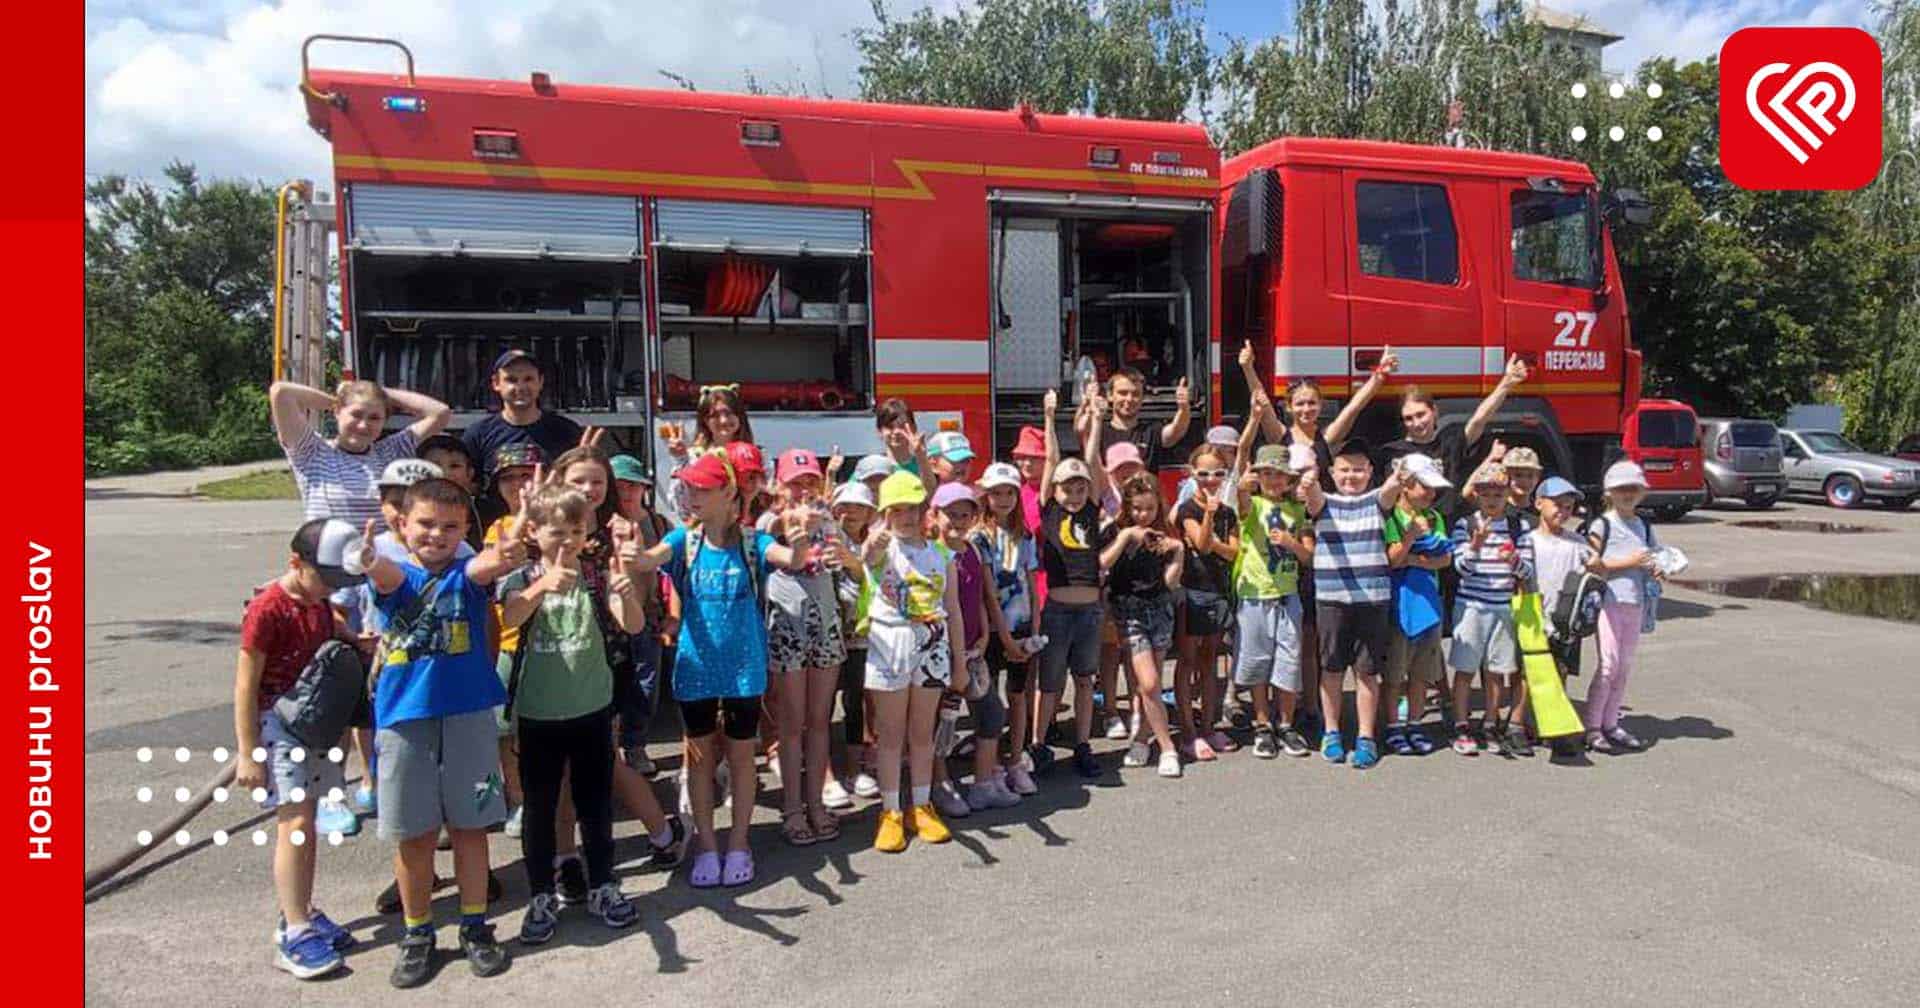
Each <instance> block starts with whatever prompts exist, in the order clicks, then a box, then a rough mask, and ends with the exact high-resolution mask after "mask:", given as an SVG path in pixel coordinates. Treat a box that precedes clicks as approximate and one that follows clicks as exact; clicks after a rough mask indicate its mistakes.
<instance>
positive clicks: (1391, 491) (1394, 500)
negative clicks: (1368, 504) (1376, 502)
mask: <svg viewBox="0 0 1920 1008" xmlns="http://www.w3.org/2000/svg"><path fill="white" fill-rule="evenodd" d="M1406 485H1407V460H1406V459H1405V458H1397V459H1394V460H1393V469H1392V470H1390V471H1389V472H1388V473H1387V481H1386V482H1385V483H1382V484H1380V510H1382V511H1391V510H1393V506H1394V505H1395V504H1398V503H1399V502H1400V490H1401V488H1402V487H1404V486H1406Z"/></svg>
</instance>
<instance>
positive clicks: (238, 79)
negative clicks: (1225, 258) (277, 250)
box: [86, 0, 1866, 181]
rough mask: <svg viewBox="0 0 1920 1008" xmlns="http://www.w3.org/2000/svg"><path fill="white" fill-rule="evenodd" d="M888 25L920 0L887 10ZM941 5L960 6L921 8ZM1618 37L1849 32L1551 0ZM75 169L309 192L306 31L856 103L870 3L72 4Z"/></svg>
mask: <svg viewBox="0 0 1920 1008" xmlns="http://www.w3.org/2000/svg"><path fill="white" fill-rule="evenodd" d="M886 2H887V6H888V8H889V9H891V10H893V11H895V12H904V11H907V10H911V9H913V8H916V7H919V6H921V5H922V3H923V2H929V0H886ZM930 2H931V3H932V4H933V5H934V6H936V7H940V8H945V7H951V6H954V5H956V4H958V3H962V2H965V0H930ZM1550 6H1555V7H1558V8H1559V9H1562V10H1569V11H1575V12H1578V13H1580V14H1583V15H1585V16H1586V17H1588V18H1589V19H1591V20H1592V21H1593V22H1594V23H1595V24H1598V25H1600V26H1601V27H1603V28H1606V29H1607V30H1609V31H1611V32H1613V33H1614V34H1617V35H1623V36H1625V37H1626V38H1625V41H1623V42H1620V43H1617V44H1615V45H1614V46H1612V47H1611V48H1609V49H1608V50H1607V69H1609V70H1615V71H1623V70H1629V69H1631V68H1632V67H1633V66H1634V65H1636V64H1637V63H1638V62H1639V61H1640V60H1642V59H1644V58H1646V57H1648V56H1650V55H1672V56H1675V57H1680V58H1686V59H1691V58H1697V57H1701V56H1706V55H1709V54H1711V53H1713V52H1715V51H1716V50H1717V49H1718V48H1719V45H1720V42H1721V40H1722V39H1724V38H1725V37H1726V36H1727V35H1728V34H1729V33H1731V32H1733V31H1735V30H1737V29H1739V28H1742V27H1745V26H1748V25H1758V24H1861V23H1863V22H1864V19H1865V18H1866V14H1865V12H1864V8H1865V6H1866V5H1865V3H1863V2H1861V0H1744V2H1726V0H1662V2H1654V0H1557V2H1555V3H1553V4H1550ZM1291 9H1292V4H1291V3H1287V2H1285V0H1211V2H1209V3H1207V5H1206V17H1207V24H1208V30H1209V33H1210V35H1211V36H1212V37H1213V41H1214V42H1215V44H1219V43H1220V42H1221V41H1223V40H1224V39H1225V38H1226V37H1227V36H1228V35H1236V36H1241V37H1246V38H1264V37H1267V36H1270V35H1274V34H1285V33H1286V32H1287V31H1289V29H1290V24H1289V23H1288V22H1289V21H1290V12H1291ZM86 14H87V28H86V32H87V46H86V60H87V171H88V173H89V174H90V175H97V174H104V173H107V172H119V173H122V174H127V175H133V176H139V177H148V178H155V177H158V176H159V171H160V169H161V168H162V167H163V166H164V165H165V164H166V163H167V162H168V161H170V160H174V159H181V160H187V161H192V162H194V163H196V164H198V165H199V166H200V169H201V171H202V174H203V175H210V176H245V177H253V178H261V179H267V180H275V181H277V180H282V179H285V178H289V177H293V176H301V175H303V176H307V177H310V178H315V179H325V178H326V177H327V171H326V165H327V161H326V157H327V154H326V146H325V144H324V143H323V142H322V141H321V140H320V139H319V138H318V137H316V136H315V135H314V134H313V133H312V132H310V131H309V130H308V129H307V127H306V120H305V117H304V114H303V113H302V111H301V108H300V102H299V100H298V98H297V95H296V91H295V83H296V81H297V80H298V78H299V66H300V57H299V52H300V41H301V40H302V39H303V38H305V37H306V36H308V35H310V34H314V33H316V32H334V33H342V34H354V35H383V36H388V37H393V38H398V39H401V40H403V41H405V42H406V43H408V45H409V46H411V47H412V49H413V51H414V55H415V57H416V58H417V60H418V64H419V65H418V69H419V70H420V71H421V72H422V73H430V74H452V75H460V76H478V77H500V78H515V79H518V78H524V77H525V75H526V74H527V73H528V72H529V71H532V70H536V69H538V70H546V71H548V72H550V73H551V74H553V76H554V77H555V78H556V79H558V80H562V81H577V82H595V83H622V84H636V85H651V86H659V85H666V84H667V83H668V82H667V80H666V78H665V77H664V76H663V75H662V74H663V72H666V73H673V74H679V75H681V76H684V77H686V78H688V79H690V80H692V81H693V82H694V83H696V84H697V85H698V86H699V87H701V88H702V89H705V90H734V89H738V88H739V87H740V86H741V83H742V81H743V80H744V79H745V77H746V75H747V74H749V73H751V74H752V75H754V76H756V77H758V78H759V79H760V80H762V81H767V82H773V83H783V84H790V85H796V86H799V87H803V88H805V89H806V90H807V91H809V92H811V93H814V94H822V93H826V94H834V95H841V96H849V95H852V94H853V93H854V92H855V87H854V70H855V67H856V66H857V64H858V60H857V56H856V54H855V52H854V48H853V43H852V41H851V39H850V38H849V33H850V32H851V31H852V30H853V29H855V28H858V27H862V26H865V25H869V24H871V23H872V14H871V9H870V0H635V2H628V3H619V2H610V0H280V2H276V3H269V2H261V0H252V2H249V0H170V2H141V0H88V3H87V7H86ZM316 53H318V54H319V55H320V58H319V60H318V61H319V62H324V63H325V64H326V65H330V66H352V67H361V68H366V69H386V68H390V67H396V66H397V65H398V56H397V54H392V53H390V52H383V51H378V50H367V51H366V54H363V53H362V52H360V51H358V50H357V48H355V47H339V46H334V47H330V48H329V47H325V46H317V47H316Z"/></svg>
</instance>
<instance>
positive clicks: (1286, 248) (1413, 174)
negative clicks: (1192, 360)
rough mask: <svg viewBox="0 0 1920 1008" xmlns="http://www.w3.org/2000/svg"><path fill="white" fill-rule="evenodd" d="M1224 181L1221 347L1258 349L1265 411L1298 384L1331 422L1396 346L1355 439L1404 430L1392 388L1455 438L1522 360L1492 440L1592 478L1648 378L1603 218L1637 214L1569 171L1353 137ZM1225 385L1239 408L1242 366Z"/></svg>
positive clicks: (1283, 146) (1248, 164) (1293, 146)
mask: <svg viewBox="0 0 1920 1008" xmlns="http://www.w3.org/2000/svg"><path fill="white" fill-rule="evenodd" d="M1223 174H1224V185H1225V198H1224V199H1223V200H1222V202H1221V236H1222V237H1221V269H1222V276H1221V302H1222V306H1221V311H1222V339H1223V343H1224V344H1225V346H1224V352H1225V353H1227V354H1229V355H1232V356H1230V357H1229V360H1232V359H1233V357H1235V356H1237V354H1238V352H1239V350H1240V347H1241V346H1242V345H1243V344H1244V343H1247V342H1251V343H1252V345H1253V347H1254V356H1255V360H1256V362H1257V363H1256V370H1257V371H1258V372H1259V377H1260V380H1261V382H1262V384H1263V385H1268V386H1271V387H1270V389H1269V391H1270V392H1271V394H1272V395H1273V396H1274V398H1275V400H1276V402H1283V401H1284V393H1285V387H1286V385H1287V384H1288V382H1290V381H1291V380H1293V379H1296V378H1301V377H1309V378H1313V379H1314V380H1316V382H1317V383H1318V384H1319V385H1320V388H1321V391H1322V393H1323V395H1324V397H1325V398H1326V399H1327V400H1328V404H1327V406H1328V408H1329V409H1337V408H1338V405H1339V403H1338V400H1340V399H1342V398H1344V397H1345V396H1346V395H1347V394H1348V393H1349V392H1351V391H1352V390H1353V389H1355V388H1357V387H1359V385H1360V383H1362V382H1363V381H1364V380H1365V377H1366V375H1367V374H1368V373H1369V372H1370V371H1371V370H1372V369H1373V367H1374V365H1376V364H1377V363H1379V360H1380V356H1381V354H1382V353H1383V351H1384V350H1385V349H1386V348H1387V347H1391V348H1392V349H1393V350H1394V352H1395V353H1396V354H1398V356H1399V358H1400V368H1399V370H1398V372H1397V373H1396V374H1395V375H1394V376H1393V377H1392V378H1390V379H1389V381H1388V385H1387V390H1386V392H1385V393H1384V394H1383V395H1382V396H1381V397H1380V400H1379V401H1378V403H1377V405H1376V406H1374V407H1372V408H1370V410H1369V411H1368V413H1367V414H1365V415H1364V416H1363V417H1362V419H1361V421H1360V423H1359V424H1358V425H1357V427H1356V431H1357V432H1359V433H1361V434H1363V435H1365V436H1367V437H1369V438H1371V439H1375V440H1376V443H1378V442H1379V441H1382V440H1391V439H1394V438H1398V437H1400V436H1401V426H1400V422H1399V412H1398V407H1399V404H1398V402H1397V399H1398V396H1397V395H1395V394H1394V392H1395V391H1396V390H1402V391H1403V390H1405V389H1406V388H1407V387H1409V386H1412V385H1419V386H1420V387H1422V388H1424V389H1425V390H1426V391H1428V392H1430V393H1432V394H1433V395H1434V397H1435V399H1436V401H1437V402H1436V405H1438V407H1439V409H1440V413H1441V424H1442V425H1443V426H1446V425H1450V424H1464V423H1465V422H1466V420H1467V418H1468V416H1470V415H1471V414H1472V412H1473V410H1474V408H1475V407H1476V406H1477V405H1478V403H1479V400H1480V399H1481V398H1482V397H1483V396H1485V395H1486V393H1487V392H1489V391H1491V390H1492V388H1493V387H1494V385H1495V384H1496V383H1497V382H1498V381H1499V379H1500V376H1501V374H1502V372H1503V371H1504V370H1505V366H1506V361H1507V359H1508V357H1509V355H1517V356H1519V357H1520V358H1521V359H1523V360H1525V361H1526V362H1527V363H1528V364H1529V365H1531V367H1532V369H1533V370H1532V374H1531V376H1530V377H1529V378H1528V380H1527V381H1526V382H1525V383H1524V384H1523V385H1521V386H1520V387H1519V388H1518V389H1517V390H1516V391H1515V392H1514V394H1513V395H1511V396H1510V397H1509V399H1508V400H1507V402H1506V404H1505V406H1504V408H1503V409H1502V410H1501V412H1500V413H1499V415H1498V416H1497V417H1496V419H1495V421H1494V423H1493V425H1492V426H1491V428H1490V432H1491V433H1495V434H1497V435H1498V436H1500V437H1502V438H1504V439H1505V440H1506V441H1507V442H1508V443H1509V444H1520V443H1524V444H1528V445H1530V446H1532V447H1534V448H1535V449H1536V450H1538V451H1539V452H1540V455H1541V459H1542V461H1543V462H1544V463H1545V464H1546V465H1547V467H1548V469H1549V470H1550V471H1552V472H1556V473H1560V474H1567V475H1569V476H1570V478H1573V479H1574V480H1575V481H1576V482H1577V483H1580V484H1581V485H1583V486H1597V485H1598V484H1599V477H1600V472H1601V470H1602V469H1603V468H1604V466H1605V464H1606V463H1607V462H1608V461H1610V460H1611V459H1612V458H1614V457H1617V456H1618V454H1619V452H1620V429H1621V417H1622V415H1623V414H1625V413H1627V412H1630V411H1631V410H1632V408H1633V404H1634V402H1635V401H1636V400H1637V399H1638V397H1639V381H1640V354H1639V352H1638V351H1636V350H1634V349H1633V347H1632V341H1631V338H1630V336H1629V331H1628V324H1627V310H1626V296H1625V288H1624V286H1623V285H1622V283H1621V280H1620V268H1619V264H1618V263H1617V262H1616V261H1615V259H1614V252H1613V243H1612V239H1611V237H1610V234H1609V232H1608V228H1607V224H1608V221H1609V219H1615V220H1630V221H1632V222H1635V223H1638V222H1640V221H1641V220H1643V219H1644V214H1645V203H1644V201H1639V200H1638V198H1637V197H1636V196H1635V195H1634V194H1631V193H1621V194H1618V195H1617V196H1615V197H1612V198H1607V199H1603V198H1602V197H1601V195H1600V194H1599V192H1598V191H1597V187H1596V184H1595V180H1594V177H1593V174H1592V172H1591V171H1589V170H1588V169H1587V167H1586V166H1585V165H1582V164H1579V163H1577V162H1573V161H1562V160H1556V159H1552V158H1545V157H1538V156H1534V155H1526V154H1510V153H1502V152H1497V151H1483V150H1463V149H1457V148H1451V147H1423V146H1413V145H1408V144H1394V143H1380V142H1375V141H1365V140H1333V139H1283V140H1276V141H1273V142H1271V143H1267V144H1265V145H1262V146H1260V147H1258V148H1255V149H1254V150H1251V151H1248V152H1247V153H1245V154H1242V155H1240V156H1238V157H1235V158H1232V159H1230V160H1229V161H1227V163H1226V165H1225V167H1224V169H1223ZM1222 379H1223V390H1222V391H1223V396H1222V401H1223V403H1224V404H1225V406H1226V409H1227V411H1228V412H1240V411H1244V409H1245V406H1246V402H1247V396H1248V390H1247V387H1246V382H1245V380H1244V379H1243V378H1242V377H1241V374H1240V372H1239V369H1238V368H1236V367H1228V368H1226V369H1224V374H1223V375H1222Z"/></svg>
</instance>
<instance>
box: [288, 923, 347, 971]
mask: <svg viewBox="0 0 1920 1008" xmlns="http://www.w3.org/2000/svg"><path fill="white" fill-rule="evenodd" d="M273 964H274V965H275V966H278V967H280V968H281V969H283V970H286V971H287V972H289V973H291V974H293V975H294V976H296V977H299V978H300V979H302V980H311V979H313V978H314V977H318V976H325V975H327V974H328V973H331V972H333V971H334V970H337V969H339V968H340V967H341V966H344V965H346V960H344V959H341V958H340V950H339V949H336V948H334V947H333V943H332V942H331V941H330V940H329V939H328V936H327V935H325V934H323V933H321V932H320V930H319V929H318V928H314V927H305V928H301V929H300V933H299V934H297V935H294V936H293V940H291V941H288V940H287V939H286V938H284V937H283V938H281V940H280V954H279V955H278V956H276V957H275V958H274V961H273Z"/></svg>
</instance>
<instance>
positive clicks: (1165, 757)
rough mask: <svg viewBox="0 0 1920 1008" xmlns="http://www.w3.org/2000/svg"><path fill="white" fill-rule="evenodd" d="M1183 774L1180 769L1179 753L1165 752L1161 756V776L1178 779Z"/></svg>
mask: <svg viewBox="0 0 1920 1008" xmlns="http://www.w3.org/2000/svg"><path fill="white" fill-rule="evenodd" d="M1182 772H1183V771H1182V770H1181V769H1180V754H1179V753H1176V752H1163V753H1161V754H1160V776H1162V777H1178V776H1180V774H1181V773H1182Z"/></svg>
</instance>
